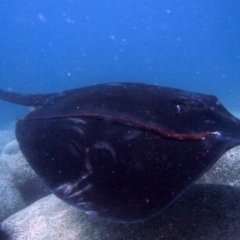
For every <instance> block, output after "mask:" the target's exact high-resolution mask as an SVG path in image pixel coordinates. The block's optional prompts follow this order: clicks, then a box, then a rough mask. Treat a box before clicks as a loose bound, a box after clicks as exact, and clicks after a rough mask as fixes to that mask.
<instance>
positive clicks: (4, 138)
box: [0, 130, 15, 153]
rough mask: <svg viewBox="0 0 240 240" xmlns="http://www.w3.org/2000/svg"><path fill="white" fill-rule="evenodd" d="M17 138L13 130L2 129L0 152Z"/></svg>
mask: <svg viewBox="0 0 240 240" xmlns="http://www.w3.org/2000/svg"><path fill="white" fill-rule="evenodd" d="M13 139H15V134H14V131H13V130H4V131H0V153H1V152H2V150H3V148H4V147H5V145H6V144H7V143H9V142H10V141H12V140H13Z"/></svg>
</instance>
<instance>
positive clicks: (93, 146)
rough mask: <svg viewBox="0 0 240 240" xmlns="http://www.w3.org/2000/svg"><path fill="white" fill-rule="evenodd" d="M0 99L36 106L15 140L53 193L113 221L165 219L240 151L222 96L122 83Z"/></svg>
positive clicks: (0, 94) (237, 127)
mask: <svg viewBox="0 0 240 240" xmlns="http://www.w3.org/2000/svg"><path fill="white" fill-rule="evenodd" d="M0 98H1V99H4V100H6V101H10V102H13V103H16V104H21V105H27V106H34V107H36V109H35V110H34V111H32V112H30V113H29V114H28V115H27V116H26V117H25V118H23V119H19V120H18V122H17V125H16V136H17V140H18V142H19V145H20V148H21V151H22V152H23V154H24V156H25V157H26V159H27V161H28V162H29V164H30V165H31V166H32V168H33V169H34V170H35V172H36V173H37V174H38V175H39V176H40V177H41V179H42V180H43V181H44V183H45V184H46V185H47V186H48V187H49V188H50V189H51V190H52V192H53V193H54V194H56V195H57V196H58V197H59V198H61V199H62V200H63V201H65V202H67V203H69V204H71V205H73V206H75V207H77V208H79V209H81V210H83V211H84V212H86V213H87V214H89V215H92V216H96V217H100V218H104V219H106V220H110V221H118V222H136V221H141V220H144V219H147V218H150V217H152V216H154V215H156V214H158V213H159V212H161V211H162V210H164V209H165V208H166V207H168V206H169V205H170V204H171V203H172V202H173V201H175V200H176V199H177V198H178V197H179V196H180V195H181V194H182V193H183V192H184V191H185V190H186V189H187V188H188V187H189V186H190V185H191V184H192V183H194V182H195V181H196V180H197V179H199V178H200V177H201V176H202V175H203V174H204V173H205V172H206V171H207V170H208V169H209V168H210V167H211V166H212V165H213V164H214V163H215V162H216V161H217V160H218V159H219V158H220V157H221V155H222V154H224V153H225V152H226V151H227V150H229V149H230V148H232V147H234V146H236V145H239V144H240V121H239V120H238V119H237V118H235V117H234V116H232V115H231V114H230V113H229V112H228V111H227V110H226V109H225V108H224V107H223V106H222V105H221V104H220V103H219V101H218V99H217V98H216V97H214V96H208V95H204V94H199V93H192V92H188V91H183V90H179V89H173V88H165V87H160V86H155V85H147V84H141V83H114V84H100V85H94V86H89V87H84V88H79V89H73V90H69V91H65V92H62V93H54V94H42V95H28V94H24V95H23V94H15V93H10V92H4V91H0Z"/></svg>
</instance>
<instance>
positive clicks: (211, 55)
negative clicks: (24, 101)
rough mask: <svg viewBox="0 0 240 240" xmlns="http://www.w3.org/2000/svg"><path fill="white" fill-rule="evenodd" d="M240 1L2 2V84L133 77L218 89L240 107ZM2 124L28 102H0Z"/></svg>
mask: <svg viewBox="0 0 240 240" xmlns="http://www.w3.org/2000/svg"><path fill="white" fill-rule="evenodd" d="M239 26H240V2H239V1H237V0H235V1H234V0H230V1H226V0H212V1H209V0H202V1H199V0H168V1H160V0H159V1H157V0H155V1H147V0H146V1H144V0H128V1H125V0H112V1H111V0H101V1H99V0H88V1H82V0H34V1H33V0H18V1H9V0H2V1H1V2H0V48H1V50H0V89H3V90H9V91H13V92H20V93H47V92H58V91H63V90H66V89H71V88H76V87H82V86H86V85H91V84H98V83H106V82H116V81H131V82H145V83H149V84H159V85H163V86H169V87H176V88H182V89H186V90H191V91H196V92H202V93H206V94H213V95H216V96H217V97H218V98H219V99H220V101H221V102H222V103H223V104H224V105H225V106H226V107H227V108H228V109H229V110H231V111H234V112H240V103H239V100H240V94H239V92H240V80H239V76H240V27H239ZM0 108H1V118H0V129H6V128H8V127H9V126H12V125H11V123H12V122H14V120H15V119H16V117H17V116H19V115H24V114H25V113H26V112H27V111H29V108H24V107H20V106H17V105H13V104H11V103H6V102H3V101H1V102H0Z"/></svg>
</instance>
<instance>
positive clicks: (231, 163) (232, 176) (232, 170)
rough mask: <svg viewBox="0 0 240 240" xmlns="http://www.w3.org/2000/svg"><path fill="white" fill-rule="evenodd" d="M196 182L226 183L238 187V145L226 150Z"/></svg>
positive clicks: (239, 170) (239, 184) (239, 148)
mask: <svg viewBox="0 0 240 240" xmlns="http://www.w3.org/2000/svg"><path fill="white" fill-rule="evenodd" d="M198 183H216V184H227V185H230V186H236V187H240V146H236V147H234V148H232V149H231V150H229V151H227V152H226V153H225V154H223V156H222V157H221V158H220V159H219V160H218V161H217V162H216V164H215V165H214V166H213V167H212V168H211V169H210V170H209V171H208V172H207V173H206V174H205V175H204V176H203V177H202V178H201V179H200V180H199V181H198Z"/></svg>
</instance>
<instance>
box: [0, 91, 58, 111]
mask: <svg viewBox="0 0 240 240" xmlns="http://www.w3.org/2000/svg"><path fill="white" fill-rule="evenodd" d="M56 95H58V94H57V93H50V94H19V93H12V92H7V91H3V90H0V99H2V100H5V101H8V102H12V103H16V104H19V105H24V106H34V107H39V106H42V105H44V103H46V102H47V101H48V99H51V98H52V97H55V96H56Z"/></svg>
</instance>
